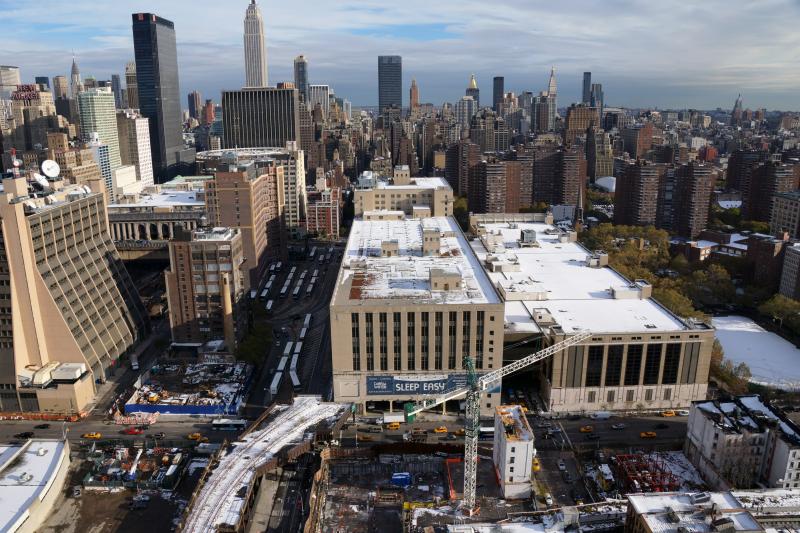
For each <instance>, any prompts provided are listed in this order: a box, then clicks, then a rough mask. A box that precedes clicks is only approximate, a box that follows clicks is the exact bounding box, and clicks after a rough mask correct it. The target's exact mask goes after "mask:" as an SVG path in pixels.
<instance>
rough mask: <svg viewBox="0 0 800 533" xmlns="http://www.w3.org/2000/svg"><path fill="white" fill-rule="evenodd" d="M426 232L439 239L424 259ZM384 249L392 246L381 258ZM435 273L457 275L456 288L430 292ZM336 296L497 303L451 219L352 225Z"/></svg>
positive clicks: (460, 302) (355, 222)
mask: <svg viewBox="0 0 800 533" xmlns="http://www.w3.org/2000/svg"><path fill="white" fill-rule="evenodd" d="M424 230H433V231H435V232H436V233H437V235H438V236H439V239H440V241H439V253H438V255H423V253H422V248H423V231H424ZM384 246H389V247H395V246H396V251H393V252H392V254H393V255H392V256H382V249H383V247H384ZM437 269H438V270H442V271H445V272H449V273H458V274H460V276H461V283H460V287H454V286H450V287H449V290H433V288H432V286H431V282H430V275H431V271H432V270H437ZM348 289H349V291H348ZM337 297H338V298H339V299H344V301H348V300H349V301H354V300H355V301H358V300H381V299H395V298H397V299H409V300H417V301H428V302H434V303H459V304H463V303H500V298H499V297H498V296H497V293H496V292H495V290H494V288H493V287H492V284H491V282H490V281H489V279H488V278H487V276H486V274H485V273H484V271H483V269H482V268H481V266H480V263H479V262H478V260H477V258H476V257H475V255H474V254H473V253H472V251H471V249H470V247H469V244H468V243H467V240H466V238H464V236H463V234H462V233H461V230H460V229H459V228H458V225H457V223H456V221H455V220H454V219H452V218H449V217H432V218H425V219H404V220H356V221H354V222H353V226H352V228H351V230H350V238H349V239H348V241H347V249H346V251H345V260H344V261H343V263H342V269H341V270H340V274H339V282H338V284H337V291H336V293H335V294H334V301H336V299H337Z"/></svg>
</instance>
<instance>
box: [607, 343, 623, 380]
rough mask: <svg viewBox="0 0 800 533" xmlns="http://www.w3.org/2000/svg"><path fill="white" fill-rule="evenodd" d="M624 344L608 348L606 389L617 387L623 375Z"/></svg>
mask: <svg viewBox="0 0 800 533" xmlns="http://www.w3.org/2000/svg"><path fill="white" fill-rule="evenodd" d="M623 350H624V346H623V345H622V344H612V345H611V346H609V347H608V358H607V359H608V360H607V362H606V380H605V383H606V387H616V386H618V385H619V382H620V374H622V352H623Z"/></svg>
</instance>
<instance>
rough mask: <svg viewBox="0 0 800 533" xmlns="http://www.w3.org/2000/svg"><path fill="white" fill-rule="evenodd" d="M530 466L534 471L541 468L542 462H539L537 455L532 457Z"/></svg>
mask: <svg viewBox="0 0 800 533" xmlns="http://www.w3.org/2000/svg"><path fill="white" fill-rule="evenodd" d="M532 468H533V471H534V472H538V471H539V470H541V469H542V464H541V463H540V462H539V458H538V457H534V458H533V463H532Z"/></svg>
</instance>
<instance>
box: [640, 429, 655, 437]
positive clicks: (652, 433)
mask: <svg viewBox="0 0 800 533" xmlns="http://www.w3.org/2000/svg"><path fill="white" fill-rule="evenodd" d="M656 435H657V434H656V432H655V431H642V432H641V433H639V437H640V438H642V439H654V438H656Z"/></svg>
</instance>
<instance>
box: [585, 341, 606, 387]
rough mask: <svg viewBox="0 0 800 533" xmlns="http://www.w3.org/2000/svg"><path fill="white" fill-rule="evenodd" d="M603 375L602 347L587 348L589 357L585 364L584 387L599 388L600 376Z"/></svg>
mask: <svg viewBox="0 0 800 533" xmlns="http://www.w3.org/2000/svg"><path fill="white" fill-rule="evenodd" d="M602 374H603V346H601V345H594V346H589V355H588V359H587V362H586V379H585V380H584V386H586V387H599V386H600V376H601V375H602Z"/></svg>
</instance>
